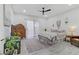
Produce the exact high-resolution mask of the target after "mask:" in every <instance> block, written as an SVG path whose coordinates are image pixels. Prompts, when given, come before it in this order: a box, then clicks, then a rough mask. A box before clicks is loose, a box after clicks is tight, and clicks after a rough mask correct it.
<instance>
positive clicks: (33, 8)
mask: <svg viewBox="0 0 79 59" xmlns="http://www.w3.org/2000/svg"><path fill="white" fill-rule="evenodd" d="M11 6H12V8H13V11H14V12H15V13H17V14H25V15H31V16H37V17H45V16H43V15H42V13H41V12H39V11H40V10H42V7H45V8H46V9H51V10H52V11H49V12H46V13H45V15H47V17H50V16H55V15H58V14H61V13H64V12H67V11H69V10H72V9H75V8H78V6H79V5H75V4H74V5H71V6H70V5H68V4H15V5H11ZM24 10H26V12H25V13H24V12H23V11H24Z"/></svg>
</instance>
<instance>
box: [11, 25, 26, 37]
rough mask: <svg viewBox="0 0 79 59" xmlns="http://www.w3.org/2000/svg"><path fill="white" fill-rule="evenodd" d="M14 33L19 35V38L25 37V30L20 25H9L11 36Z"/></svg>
mask: <svg viewBox="0 0 79 59" xmlns="http://www.w3.org/2000/svg"><path fill="white" fill-rule="evenodd" d="M14 32H16V33H19V34H18V35H19V36H20V37H21V38H23V37H26V29H25V27H24V25H22V24H17V25H11V35H13V33H14Z"/></svg>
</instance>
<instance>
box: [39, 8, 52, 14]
mask: <svg viewBox="0 0 79 59" xmlns="http://www.w3.org/2000/svg"><path fill="white" fill-rule="evenodd" d="M48 11H51V9H47V10H45V7H42V11H40V12H42V15H44V14H45V12H48Z"/></svg>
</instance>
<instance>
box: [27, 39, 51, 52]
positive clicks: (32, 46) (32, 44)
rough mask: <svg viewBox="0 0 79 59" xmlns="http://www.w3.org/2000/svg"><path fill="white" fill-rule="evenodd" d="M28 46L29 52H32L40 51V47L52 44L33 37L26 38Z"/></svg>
mask: <svg viewBox="0 0 79 59" xmlns="http://www.w3.org/2000/svg"><path fill="white" fill-rule="evenodd" d="M26 46H27V50H28V53H32V52H34V51H38V50H40V49H44V48H48V47H50V46H51V45H48V44H43V43H41V42H40V41H39V40H38V39H36V38H32V39H27V40H26Z"/></svg>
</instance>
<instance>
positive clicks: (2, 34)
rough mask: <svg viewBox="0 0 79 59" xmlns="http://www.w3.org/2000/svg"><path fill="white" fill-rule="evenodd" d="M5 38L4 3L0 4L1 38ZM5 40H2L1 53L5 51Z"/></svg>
mask: <svg viewBox="0 0 79 59" xmlns="http://www.w3.org/2000/svg"><path fill="white" fill-rule="evenodd" d="M2 39H4V26H3V5H1V4H0V40H2ZM3 44H4V41H0V53H1V54H2V53H3Z"/></svg>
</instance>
